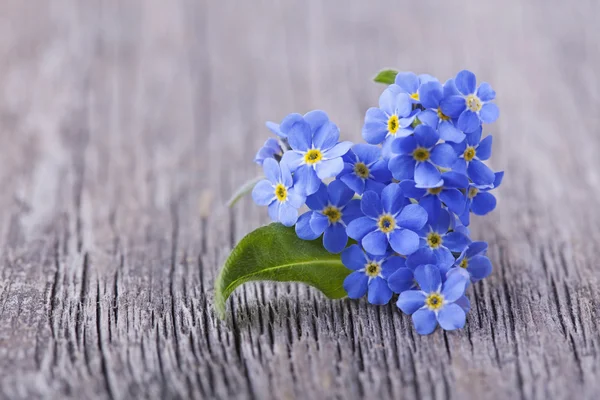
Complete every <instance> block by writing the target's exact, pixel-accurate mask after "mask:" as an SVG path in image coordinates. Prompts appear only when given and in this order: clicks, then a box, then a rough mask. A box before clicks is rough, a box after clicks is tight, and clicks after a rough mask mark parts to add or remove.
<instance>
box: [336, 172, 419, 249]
mask: <svg viewBox="0 0 600 400" xmlns="http://www.w3.org/2000/svg"><path fill="white" fill-rule="evenodd" d="M360 208H361V210H362V212H363V213H364V214H365V216H364V217H360V218H357V219H355V220H354V221H352V222H351V223H350V224H349V225H348V230H347V231H348V236H350V237H351V238H353V239H355V240H357V241H358V242H360V243H361V244H362V246H363V247H364V249H365V250H366V251H367V252H368V253H371V254H374V255H384V254H385V253H386V252H387V251H388V244H389V245H390V246H391V247H392V249H393V250H394V251H395V252H397V253H400V254H403V255H408V254H411V253H413V252H414V251H416V250H417V249H418V248H419V235H418V234H417V233H416V231H419V230H420V229H422V228H423V226H424V225H425V223H426V222H427V212H426V211H425V210H424V209H423V207H421V206H420V205H418V204H410V201H409V200H408V199H406V198H405V197H404V194H403V193H402V190H401V189H400V186H399V185H398V184H397V183H391V184H389V185H388V186H386V188H385V189H383V191H382V192H381V196H379V195H378V194H377V193H376V192H372V191H368V192H365V193H364V194H363V196H362V199H361V202H360Z"/></svg>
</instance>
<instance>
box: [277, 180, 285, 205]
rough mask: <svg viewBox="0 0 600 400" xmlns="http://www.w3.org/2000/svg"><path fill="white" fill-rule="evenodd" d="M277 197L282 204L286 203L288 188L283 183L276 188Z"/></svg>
mask: <svg viewBox="0 0 600 400" xmlns="http://www.w3.org/2000/svg"><path fill="white" fill-rule="evenodd" d="M275 197H277V200H279V201H280V202H284V201H285V200H286V199H287V188H286V187H285V186H283V184H282V183H279V184H277V186H275Z"/></svg>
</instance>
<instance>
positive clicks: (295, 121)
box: [280, 110, 352, 196]
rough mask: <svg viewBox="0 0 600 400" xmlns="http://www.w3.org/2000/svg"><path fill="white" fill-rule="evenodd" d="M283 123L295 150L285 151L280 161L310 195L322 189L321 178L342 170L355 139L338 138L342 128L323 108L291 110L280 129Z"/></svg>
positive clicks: (297, 184)
mask: <svg viewBox="0 0 600 400" xmlns="http://www.w3.org/2000/svg"><path fill="white" fill-rule="evenodd" d="M288 126H289V128H288ZM284 127H285V129H286V133H287V140H288V143H289V144H290V146H291V148H292V150H290V151H286V152H285V153H284V155H283V158H282V160H281V163H282V164H286V165H287V166H288V168H289V169H290V171H291V172H293V174H294V185H295V187H296V188H297V190H298V191H299V192H301V193H302V194H304V195H306V196H309V195H311V194H313V193H315V192H316V191H317V190H318V189H319V186H320V185H321V180H322V179H327V178H333V177H335V176H337V175H338V174H339V173H340V172H341V171H342V169H343V168H344V161H343V160H342V156H343V155H344V154H346V153H347V152H348V150H350V147H351V146H352V143H351V142H341V143H340V142H338V140H339V138H340V130H339V129H338V127H337V126H336V125H335V124H334V123H333V122H331V121H329V117H328V116H327V114H325V113H324V112H323V111H318V110H317V111H311V112H309V113H308V114H306V115H305V116H304V117H303V116H302V115H300V114H290V115H288V116H287V117H286V119H284V121H283V122H282V123H281V126H280V129H284Z"/></svg>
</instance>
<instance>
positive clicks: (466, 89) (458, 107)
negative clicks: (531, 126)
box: [440, 70, 500, 132]
mask: <svg viewBox="0 0 600 400" xmlns="http://www.w3.org/2000/svg"><path fill="white" fill-rule="evenodd" d="M454 84H455V85H456V88H457V89H458V91H459V92H460V94H459V95H454V96H450V97H447V98H444V100H442V102H441V103H440V105H441V110H442V112H443V113H444V114H446V115H448V116H449V117H452V118H456V117H458V122H457V123H456V126H457V128H458V129H460V130H461V131H463V132H473V131H474V130H475V129H477V128H479V126H481V123H482V122H485V123H488V124H489V123H492V122H494V121H495V120H496V119H497V118H498V116H499V114H500V111H499V110H498V106H497V105H496V104H494V103H490V101H492V100H494V99H495V98H496V92H495V91H494V90H493V89H492V87H491V86H490V84H489V83H485V82H484V83H482V84H481V85H480V86H479V87H477V80H476V78H475V74H474V73H472V72H471V71H467V70H462V71H460V72H459V73H458V74H457V75H456V78H455V79H454Z"/></svg>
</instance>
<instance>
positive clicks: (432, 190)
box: [427, 186, 444, 194]
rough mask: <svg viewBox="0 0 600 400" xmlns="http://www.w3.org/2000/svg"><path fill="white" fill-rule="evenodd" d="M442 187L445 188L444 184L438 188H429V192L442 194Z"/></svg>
mask: <svg viewBox="0 0 600 400" xmlns="http://www.w3.org/2000/svg"><path fill="white" fill-rule="evenodd" d="M442 189H444V187H443V186H440V187H437V188H431V189H427V193H429V194H440V192H441V191H442Z"/></svg>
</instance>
